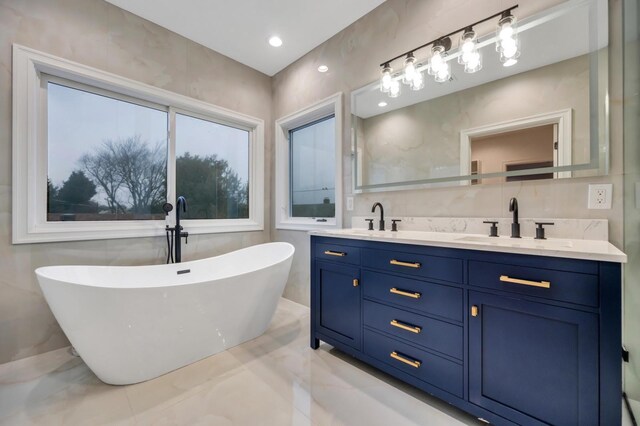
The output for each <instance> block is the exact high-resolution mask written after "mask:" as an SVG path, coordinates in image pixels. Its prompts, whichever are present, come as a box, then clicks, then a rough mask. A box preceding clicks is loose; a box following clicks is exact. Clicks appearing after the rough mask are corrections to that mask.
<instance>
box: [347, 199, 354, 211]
mask: <svg viewBox="0 0 640 426" xmlns="http://www.w3.org/2000/svg"><path fill="white" fill-rule="evenodd" d="M347 211H348V212H352V211H353V197H347Z"/></svg>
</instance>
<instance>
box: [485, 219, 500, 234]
mask: <svg viewBox="0 0 640 426" xmlns="http://www.w3.org/2000/svg"><path fill="white" fill-rule="evenodd" d="M482 223H490V224H491V228H489V236H490V237H497V236H498V221H493V220H484V221H482Z"/></svg>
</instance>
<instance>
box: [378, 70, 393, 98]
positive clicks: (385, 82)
mask: <svg viewBox="0 0 640 426" xmlns="http://www.w3.org/2000/svg"><path fill="white" fill-rule="evenodd" d="M392 71H393V70H392V69H391V67H390V66H389V64H385V66H384V68H382V78H381V80H380V91H381V92H382V93H389V90H390V89H391V72H392Z"/></svg>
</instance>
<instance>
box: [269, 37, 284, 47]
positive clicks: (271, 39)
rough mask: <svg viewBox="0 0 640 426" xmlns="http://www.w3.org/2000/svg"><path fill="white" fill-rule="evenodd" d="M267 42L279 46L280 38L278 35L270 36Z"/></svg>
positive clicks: (280, 44) (280, 43)
mask: <svg viewBox="0 0 640 426" xmlns="http://www.w3.org/2000/svg"><path fill="white" fill-rule="evenodd" d="M269 44H270V45H271V46H273V47H280V46H282V39H281V38H280V37H278V36H272V37H271V38H270V39H269Z"/></svg>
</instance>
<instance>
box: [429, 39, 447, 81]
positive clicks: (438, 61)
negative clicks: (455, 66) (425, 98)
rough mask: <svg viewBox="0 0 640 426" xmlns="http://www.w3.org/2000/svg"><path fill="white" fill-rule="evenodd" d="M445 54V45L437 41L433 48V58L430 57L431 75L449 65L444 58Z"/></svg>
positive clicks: (436, 73)
mask: <svg viewBox="0 0 640 426" xmlns="http://www.w3.org/2000/svg"><path fill="white" fill-rule="evenodd" d="M445 54H446V53H445V50H444V46H443V45H442V44H439V43H438V42H436V44H434V45H433V47H432V48H431V59H429V65H428V73H429V75H434V76H436V75H438V73H439V72H440V70H441V69H442V68H443V67H446V66H447V63H446V62H445V60H444V55H445Z"/></svg>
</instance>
